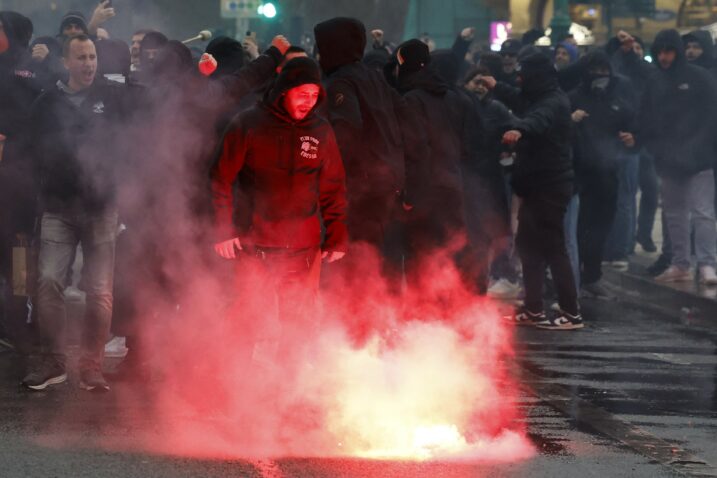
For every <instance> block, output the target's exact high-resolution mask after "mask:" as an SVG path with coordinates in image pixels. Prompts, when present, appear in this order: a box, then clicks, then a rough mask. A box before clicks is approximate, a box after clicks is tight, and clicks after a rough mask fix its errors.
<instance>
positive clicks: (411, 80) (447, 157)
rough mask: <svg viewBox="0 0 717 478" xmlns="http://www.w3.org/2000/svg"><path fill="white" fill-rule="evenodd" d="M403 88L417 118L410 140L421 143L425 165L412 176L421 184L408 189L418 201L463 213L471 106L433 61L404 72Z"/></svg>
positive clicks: (470, 153)
mask: <svg viewBox="0 0 717 478" xmlns="http://www.w3.org/2000/svg"><path fill="white" fill-rule="evenodd" d="M400 87H401V91H405V92H406V93H405V94H404V96H403V97H404V99H405V100H406V104H407V107H408V111H409V112H410V113H411V115H412V116H414V117H415V118H417V119H418V125H419V128H418V129H417V130H416V131H414V134H415V137H414V138H412V140H411V141H412V142H423V143H424V147H425V148H426V150H427V152H428V154H427V155H426V156H427V163H426V164H425V165H421V167H420V168H419V174H417V175H415V176H414V175H409V178H410V179H411V180H412V181H413V180H415V181H417V182H418V184H409V185H408V187H409V189H411V190H412V191H414V193H415V197H416V204H417V205H418V206H420V205H428V206H429V208H430V207H432V208H433V209H436V208H438V210H439V211H440V212H442V213H443V214H446V212H447V209H446V208H450V210H451V211H462V206H463V200H462V191H463V168H464V167H465V165H466V164H467V163H468V162H469V161H470V159H472V157H473V156H474V154H473V151H471V149H470V147H471V145H472V142H471V140H470V138H471V134H472V133H474V131H472V129H471V125H472V123H471V119H472V116H471V115H472V114H473V113H474V111H473V105H472V104H471V103H470V101H469V100H468V98H467V96H464V95H462V94H459V93H458V92H456V91H454V89H452V88H451V87H450V86H449V85H448V84H447V83H446V82H445V81H444V80H443V78H442V77H441V76H440V75H438V73H437V72H436V71H435V70H434V68H433V66H432V64H431V65H429V66H427V67H425V68H423V69H421V70H419V71H417V72H414V73H410V74H407V75H401V84H400Z"/></svg>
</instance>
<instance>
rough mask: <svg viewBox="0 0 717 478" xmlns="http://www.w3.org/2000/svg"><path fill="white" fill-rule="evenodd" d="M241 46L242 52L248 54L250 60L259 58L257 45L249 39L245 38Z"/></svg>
mask: <svg viewBox="0 0 717 478" xmlns="http://www.w3.org/2000/svg"><path fill="white" fill-rule="evenodd" d="M272 45H273V42H272ZM242 46H243V47H244V51H246V52H247V53H249V57H250V58H251V59H252V60H255V59H257V58H259V45H257V44H256V42H255V41H254V40H252V39H251V38H245V39H244V41H243V42H242Z"/></svg>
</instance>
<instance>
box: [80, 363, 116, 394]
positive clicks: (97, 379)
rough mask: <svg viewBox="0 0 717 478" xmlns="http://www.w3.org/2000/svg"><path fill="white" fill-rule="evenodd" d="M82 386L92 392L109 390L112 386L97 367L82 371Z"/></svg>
mask: <svg viewBox="0 0 717 478" xmlns="http://www.w3.org/2000/svg"><path fill="white" fill-rule="evenodd" d="M80 388H82V389H84V390H88V391H90V392H109V390H110V386H109V384H108V383H107V380H105V377H103V376H102V372H101V371H100V370H99V369H97V368H88V369H85V370H82V371H81V372H80Z"/></svg>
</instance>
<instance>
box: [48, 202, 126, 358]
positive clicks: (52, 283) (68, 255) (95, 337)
mask: <svg viewBox="0 0 717 478" xmlns="http://www.w3.org/2000/svg"><path fill="white" fill-rule="evenodd" d="M116 234H117V213H116V212H114V211H113V212H106V213H103V214H98V215H87V214H82V213H68V212H61V213H48V212H46V213H44V214H43V216H42V224H41V229H40V260H39V281H38V297H37V307H38V313H39V315H38V322H39V324H38V325H39V328H40V336H41V341H42V346H43V353H44V354H45V355H47V356H51V357H52V358H54V359H55V360H57V361H58V362H60V363H62V364H64V363H65V361H66V355H67V353H66V347H67V344H66V328H67V326H66V322H67V313H66V310H65V298H64V296H63V290H64V288H65V281H66V278H67V273H68V270H69V269H70V267H71V266H72V260H73V258H74V257H75V249H76V248H77V245H78V244H82V251H83V256H84V267H83V269H82V275H83V279H82V284H83V288H84V290H85V292H86V293H87V298H86V307H85V321H84V324H83V328H82V355H81V357H80V367H81V368H90V367H100V366H101V365H102V360H103V358H104V350H105V342H106V341H107V337H108V335H109V330H110V321H111V318H112V281H113V276H114V263H115V237H116Z"/></svg>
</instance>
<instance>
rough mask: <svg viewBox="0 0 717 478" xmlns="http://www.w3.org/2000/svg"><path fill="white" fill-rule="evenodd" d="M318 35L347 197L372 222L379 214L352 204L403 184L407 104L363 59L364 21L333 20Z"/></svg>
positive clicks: (393, 191)
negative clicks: (405, 111)
mask: <svg viewBox="0 0 717 478" xmlns="http://www.w3.org/2000/svg"><path fill="white" fill-rule="evenodd" d="M314 33H315V36H316V46H317V47H318V51H319V55H320V63H321V67H322V69H323V71H324V73H325V74H326V90H327V98H328V118H329V121H330V122H331V125H332V126H333V128H334V131H335V132H336V139H337V141H338V144H339V148H340V149H341V155H342V157H343V160H344V165H345V167H346V180H347V187H348V194H349V197H350V198H353V199H356V201H353V206H352V208H353V211H354V213H357V215H358V217H366V218H367V219H366V220H367V221H370V220H373V219H374V216H375V215H376V213H381V212H380V211H374V210H373V209H375V208H374V207H373V206H371V207H367V208H365V210H364V209H359V208H358V206H357V207H355V208H354V206H355V205H356V204H359V203H360V202H361V200H362V199H363V198H366V197H377V198H378V197H382V196H383V197H386V198H388V197H392V196H395V195H396V194H397V193H399V192H401V191H403V189H404V186H405V174H406V172H405V163H404V141H403V134H402V127H403V126H405V125H404V124H402V121H399V119H401V120H402V119H403V116H402V108H405V104H404V103H403V100H402V99H401V98H400V96H399V95H398V93H397V92H396V91H394V90H393V89H392V88H391V87H390V86H389V85H388V84H387V83H386V81H385V80H384V78H383V76H382V75H381V73H379V72H377V71H375V70H373V69H371V68H369V67H368V66H366V65H365V64H363V63H362V62H361V59H362V58H363V52H364V48H365V46H366V33H365V28H364V26H363V24H361V22H359V21H358V20H354V19H351V18H334V19H332V20H328V21H325V22H323V23H319V24H318V25H316V27H314ZM409 146H410V145H409ZM369 209H371V210H369ZM381 214H383V213H381ZM354 217H356V214H355V215H354ZM369 217H370V218H371V219H369ZM375 219H376V220H385V218H375ZM359 222H360V220H359ZM357 226H358V225H357ZM357 232H358V231H357Z"/></svg>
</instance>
